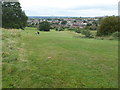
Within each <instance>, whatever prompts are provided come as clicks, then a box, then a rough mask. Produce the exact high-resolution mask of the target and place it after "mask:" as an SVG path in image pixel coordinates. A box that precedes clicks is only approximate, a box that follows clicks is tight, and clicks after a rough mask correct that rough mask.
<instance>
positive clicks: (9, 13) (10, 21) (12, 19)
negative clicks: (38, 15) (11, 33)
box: [2, 2, 28, 29]
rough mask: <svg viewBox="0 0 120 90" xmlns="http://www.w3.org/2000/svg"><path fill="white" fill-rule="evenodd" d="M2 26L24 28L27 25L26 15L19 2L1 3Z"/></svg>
mask: <svg viewBox="0 0 120 90" xmlns="http://www.w3.org/2000/svg"><path fill="white" fill-rule="evenodd" d="M2 12H3V14H2V27H3V28H16V29H24V28H25V27H26V25H27V19H28V17H27V16H26V15H25V12H24V11H22V9H21V6H20V3H19V2H3V3H2Z"/></svg>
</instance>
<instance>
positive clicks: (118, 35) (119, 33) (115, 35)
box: [112, 32, 120, 39]
mask: <svg viewBox="0 0 120 90" xmlns="http://www.w3.org/2000/svg"><path fill="white" fill-rule="evenodd" d="M112 36H113V37H114V38H117V39H118V38H120V32H114V33H113V34H112Z"/></svg>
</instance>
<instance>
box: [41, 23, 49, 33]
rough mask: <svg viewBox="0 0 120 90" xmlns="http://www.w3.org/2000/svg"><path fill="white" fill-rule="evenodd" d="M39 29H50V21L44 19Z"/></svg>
mask: <svg viewBox="0 0 120 90" xmlns="http://www.w3.org/2000/svg"><path fill="white" fill-rule="evenodd" d="M39 30H40V31H50V23H49V22H47V21H43V22H41V23H39Z"/></svg>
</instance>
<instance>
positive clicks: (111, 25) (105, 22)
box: [97, 16, 120, 36]
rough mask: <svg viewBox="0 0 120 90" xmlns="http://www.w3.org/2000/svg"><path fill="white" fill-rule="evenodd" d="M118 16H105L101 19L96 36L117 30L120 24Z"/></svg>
mask: <svg viewBox="0 0 120 90" xmlns="http://www.w3.org/2000/svg"><path fill="white" fill-rule="evenodd" d="M118 19H120V18H119V17H116V16H110V17H105V18H103V19H102V21H101V22H100V26H99V29H98V32H97V35H98V36H102V35H104V36H105V35H110V34H112V33H114V32H116V31H118V30H119V29H118V27H119V25H120V22H119V20H118Z"/></svg>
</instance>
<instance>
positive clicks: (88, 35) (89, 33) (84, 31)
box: [81, 30, 94, 38]
mask: <svg viewBox="0 0 120 90" xmlns="http://www.w3.org/2000/svg"><path fill="white" fill-rule="evenodd" d="M81 33H82V34H83V35H85V37H87V38H94V37H93V35H92V34H91V32H90V31H89V30H82V32H81Z"/></svg>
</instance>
